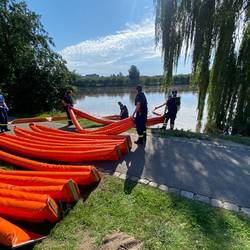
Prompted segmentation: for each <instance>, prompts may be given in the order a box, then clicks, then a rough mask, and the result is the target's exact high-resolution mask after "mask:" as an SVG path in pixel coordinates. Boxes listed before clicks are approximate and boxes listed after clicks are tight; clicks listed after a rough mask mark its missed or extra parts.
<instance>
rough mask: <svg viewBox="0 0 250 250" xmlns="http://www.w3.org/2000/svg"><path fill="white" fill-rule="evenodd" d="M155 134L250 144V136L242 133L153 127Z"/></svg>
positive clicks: (152, 130)
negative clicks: (197, 131)
mask: <svg viewBox="0 0 250 250" xmlns="http://www.w3.org/2000/svg"><path fill="white" fill-rule="evenodd" d="M151 132H152V133H153V134H154V135H158V136H160V137H184V138H190V139H191V138H194V139H199V140H210V141H216V140H218V139H220V140H227V141H231V142H236V143H240V144H244V145H248V146H250V137H246V136H240V135H222V134H205V133H195V132H191V131H184V130H177V129H176V130H162V129H151Z"/></svg>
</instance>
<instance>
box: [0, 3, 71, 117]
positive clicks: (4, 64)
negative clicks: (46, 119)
mask: <svg viewBox="0 0 250 250" xmlns="http://www.w3.org/2000/svg"><path fill="white" fill-rule="evenodd" d="M53 45H54V44H53V42H52V39H51V38H50V37H49V35H48V33H47V32H46V31H45V30H44V28H43V25H42V24H41V22H40V17H39V16H38V15H37V14H36V13H34V12H32V11H30V10H29V9H28V8H27V6H26V4H25V2H19V1H15V0H0V58H1V60H0V88H1V89H2V91H3V92H4V93H5V95H6V99H7V101H8V104H9V106H10V107H11V109H12V111H13V112H25V113H28V112H29V113H30V112H39V111H48V110H51V109H53V108H56V107H58V105H59V103H60V97H59V96H60V95H62V92H63V91H64V90H65V88H67V87H68V86H69V83H70V80H71V74H70V72H69V71H68V69H67V67H66V65H65V61H64V60H63V59H62V58H61V56H60V55H59V54H57V53H55V52H53V50H52V49H51V47H53Z"/></svg>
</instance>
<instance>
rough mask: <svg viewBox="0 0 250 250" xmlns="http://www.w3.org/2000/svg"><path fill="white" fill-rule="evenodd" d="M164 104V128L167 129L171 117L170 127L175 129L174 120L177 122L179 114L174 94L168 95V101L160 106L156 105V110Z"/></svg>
mask: <svg viewBox="0 0 250 250" xmlns="http://www.w3.org/2000/svg"><path fill="white" fill-rule="evenodd" d="M163 106H165V110H164V116H165V120H164V123H163V126H162V129H166V127H167V124H168V120H169V119H170V129H174V122H175V118H176V114H177V105H176V102H175V99H174V98H173V96H172V95H169V96H168V100H167V102H165V103H163V104H162V105H160V106H158V107H155V109H154V110H156V109H159V108H161V107H163ZM167 111H168V112H167Z"/></svg>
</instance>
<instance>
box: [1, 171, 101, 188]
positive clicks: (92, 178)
mask: <svg viewBox="0 0 250 250" xmlns="http://www.w3.org/2000/svg"><path fill="white" fill-rule="evenodd" d="M0 174H1V175H6V176H18V177H19V178H21V179H22V177H23V176H25V177H45V178H51V179H64V180H69V179H71V180H73V181H75V182H76V183H77V184H78V185H90V184H92V183H96V182H98V181H99V180H100V176H99V174H98V172H97V171H96V170H95V169H94V168H93V169H91V170H89V171H85V172H48V171H21V170H4V169H0Z"/></svg>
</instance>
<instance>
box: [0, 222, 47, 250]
mask: <svg viewBox="0 0 250 250" xmlns="http://www.w3.org/2000/svg"><path fill="white" fill-rule="evenodd" d="M0 225H1V226H0V245H3V246H5V247H9V248H13V249H14V248H17V247H21V246H22V247H23V246H26V245H28V244H32V243H34V242H37V241H40V240H43V239H45V238H46V237H44V236H42V235H38V234H34V233H31V232H29V231H27V230H24V229H22V228H20V227H18V226H16V225H15V224H13V223H11V222H9V221H7V220H5V219H3V218H1V217H0Z"/></svg>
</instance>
